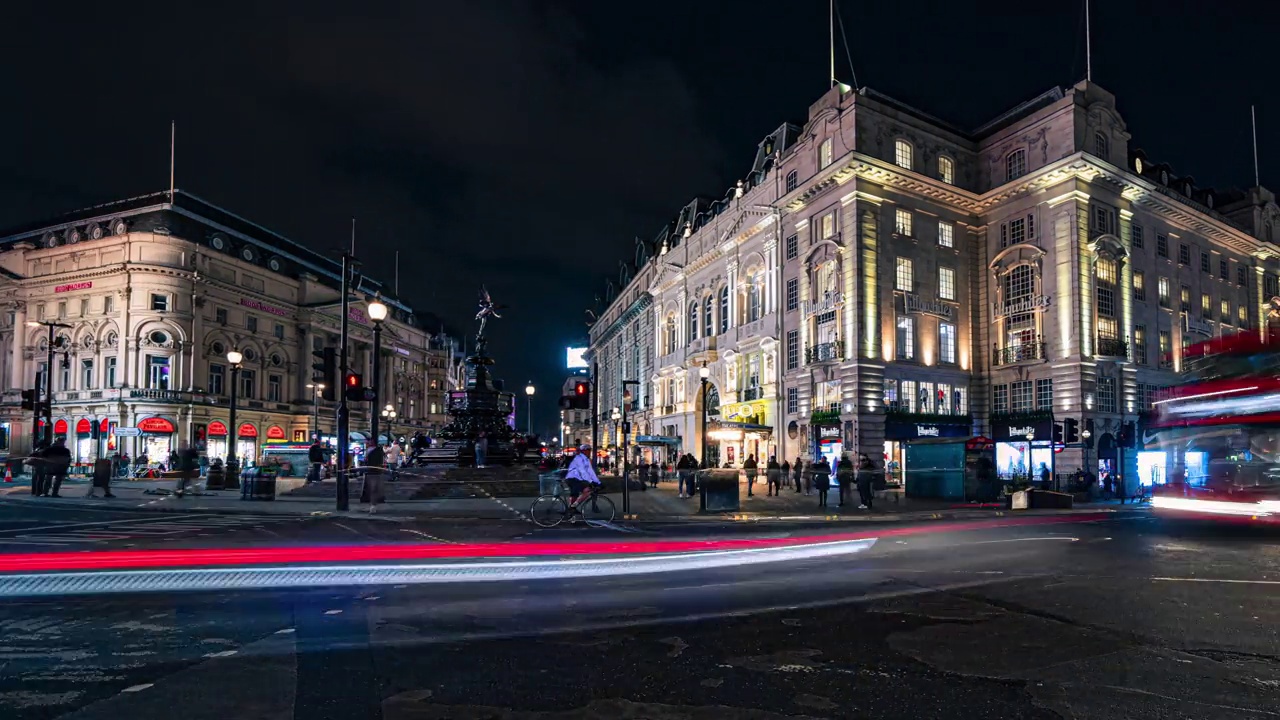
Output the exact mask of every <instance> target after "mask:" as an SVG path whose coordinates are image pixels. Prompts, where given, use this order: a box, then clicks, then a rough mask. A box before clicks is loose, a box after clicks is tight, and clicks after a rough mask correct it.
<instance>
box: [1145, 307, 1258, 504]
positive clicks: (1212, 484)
mask: <svg viewBox="0 0 1280 720" xmlns="http://www.w3.org/2000/svg"><path fill="white" fill-rule="evenodd" d="M1183 374H1184V376H1185V377H1186V382H1184V383H1183V384H1181V385H1179V386H1176V387H1174V388H1171V389H1170V390H1169V391H1168V392H1167V394H1166V395H1165V396H1164V397H1162V398H1160V399H1159V400H1157V401H1156V402H1155V408H1154V413H1153V417H1152V420H1151V421H1150V422H1149V423H1148V424H1147V426H1146V428H1145V433H1144V434H1145V438H1144V440H1145V442H1144V445H1145V447H1146V449H1147V450H1157V451H1163V452H1164V453H1165V454H1166V458H1167V459H1166V461H1167V462H1168V467H1169V468H1171V471H1170V472H1169V474H1168V482H1167V483H1164V484H1159V485H1157V486H1155V487H1154V488H1153V491H1152V505H1153V507H1155V508H1156V510H1157V512H1159V513H1161V514H1162V515H1171V516H1183V517H1188V516H1193V517H1204V518H1218V519H1237V520H1244V521H1258V522H1277V521H1280V332H1277V331H1275V330H1272V331H1269V332H1268V333H1266V334H1262V333H1258V332H1256V331H1255V332H1241V333H1235V334H1232V335H1225V336H1223V337H1220V338H1214V339H1212V340H1208V341H1205V342H1203V343H1200V344H1198V345H1193V346H1191V347H1189V348H1187V351H1186V354H1185V356H1184V360H1183Z"/></svg>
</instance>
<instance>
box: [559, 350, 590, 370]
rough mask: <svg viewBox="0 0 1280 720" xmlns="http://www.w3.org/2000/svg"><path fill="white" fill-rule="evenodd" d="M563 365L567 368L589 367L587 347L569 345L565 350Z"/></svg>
mask: <svg viewBox="0 0 1280 720" xmlns="http://www.w3.org/2000/svg"><path fill="white" fill-rule="evenodd" d="M564 366H565V368H566V369H568V370H574V369H577V368H585V367H591V366H590V364H588V363H587V349H586V348H584V347H571V348H568V349H567V350H565V361H564Z"/></svg>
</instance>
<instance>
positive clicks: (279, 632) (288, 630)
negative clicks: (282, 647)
mask: <svg viewBox="0 0 1280 720" xmlns="http://www.w3.org/2000/svg"><path fill="white" fill-rule="evenodd" d="M292 632H294V629H293V628H285V629H283V630H277V631H275V633H273V634H275V635H288V634H290V633H292Z"/></svg>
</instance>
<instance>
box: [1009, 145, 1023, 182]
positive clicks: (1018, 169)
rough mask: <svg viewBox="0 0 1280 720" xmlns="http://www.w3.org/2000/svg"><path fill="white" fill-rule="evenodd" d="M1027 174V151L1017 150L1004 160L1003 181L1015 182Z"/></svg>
mask: <svg viewBox="0 0 1280 720" xmlns="http://www.w3.org/2000/svg"><path fill="white" fill-rule="evenodd" d="M1026 174H1027V151H1026V150H1024V149H1023V148H1018V149H1017V150H1014V151H1013V152H1011V153H1009V154H1008V155H1006V156H1005V158H1004V180H1005V182H1009V181H1011V180H1017V179H1018V178H1020V177H1022V176H1023V175H1026Z"/></svg>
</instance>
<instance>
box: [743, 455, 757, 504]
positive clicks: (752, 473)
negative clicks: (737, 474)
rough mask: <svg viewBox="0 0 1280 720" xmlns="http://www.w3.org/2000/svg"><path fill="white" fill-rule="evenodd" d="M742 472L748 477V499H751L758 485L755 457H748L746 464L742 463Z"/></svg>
mask: <svg viewBox="0 0 1280 720" xmlns="http://www.w3.org/2000/svg"><path fill="white" fill-rule="evenodd" d="M742 470H743V472H745V473H746V476H747V497H751V496H752V495H753V492H752V489H753V487H754V486H755V484H756V471H757V465H756V456H755V455H748V456H747V460H746V462H744V463H742Z"/></svg>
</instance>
